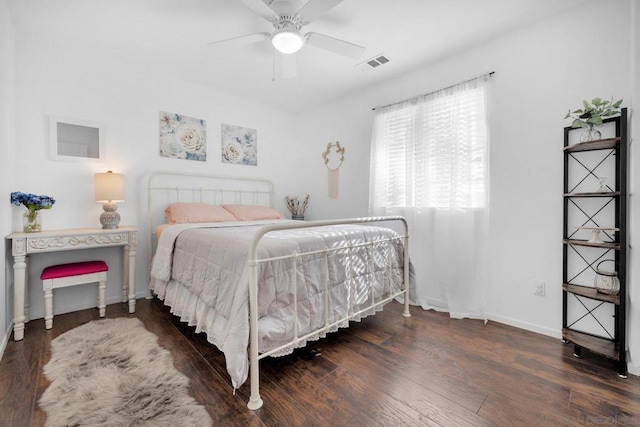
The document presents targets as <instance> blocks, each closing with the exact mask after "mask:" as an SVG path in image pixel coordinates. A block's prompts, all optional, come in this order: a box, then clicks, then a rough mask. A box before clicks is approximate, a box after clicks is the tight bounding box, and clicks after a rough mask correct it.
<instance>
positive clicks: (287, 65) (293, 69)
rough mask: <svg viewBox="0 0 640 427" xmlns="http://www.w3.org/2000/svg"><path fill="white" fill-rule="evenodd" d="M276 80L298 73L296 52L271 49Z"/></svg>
mask: <svg viewBox="0 0 640 427" xmlns="http://www.w3.org/2000/svg"><path fill="white" fill-rule="evenodd" d="M273 54H274V61H275V70H277V72H276V79H277V80H286V79H293V78H295V77H297V75H298V70H297V68H298V60H297V54H296V53H291V54H284V53H280V52H278V51H277V50H276V49H273Z"/></svg>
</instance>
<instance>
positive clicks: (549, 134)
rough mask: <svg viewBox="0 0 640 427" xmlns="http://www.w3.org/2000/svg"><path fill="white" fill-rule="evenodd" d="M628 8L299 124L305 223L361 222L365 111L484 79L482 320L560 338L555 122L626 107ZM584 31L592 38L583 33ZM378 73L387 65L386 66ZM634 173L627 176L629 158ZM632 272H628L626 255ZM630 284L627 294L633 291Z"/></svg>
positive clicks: (527, 38) (625, 1)
mask: <svg viewBox="0 0 640 427" xmlns="http://www.w3.org/2000/svg"><path fill="white" fill-rule="evenodd" d="M631 4H632V2H631V1H630V0H618V1H615V2H593V3H588V4H586V5H585V7H582V8H580V9H577V10H572V11H570V12H567V13H565V14H562V15H559V16H556V17H554V18H551V19H548V20H545V21H543V22H539V23H537V24H536V25H533V26H531V27H527V28H523V29H521V30H519V31H518V32H515V33H512V34H510V35H507V36H504V37H501V38H499V39H496V40H494V41H493V42H490V43H486V44H484V45H482V46H479V47H476V48H474V49H471V50H469V51H467V52H465V53H462V54H458V55H455V56H454V57H451V58H448V59H446V60H443V61H441V62H439V63H437V64H433V65H430V66H425V67H424V68H421V69H419V70H416V71H414V72H412V73H410V74H407V75H405V76H403V77H402V78H399V79H395V80H392V81H389V82H387V83H385V84H382V85H378V86H376V87H372V88H370V89H369V90H367V91H364V92H359V93H354V94H352V95H350V96H348V97H346V98H344V99H342V100H340V101H337V102H333V103H331V104H330V105H325V106H323V107H321V108H318V109H316V110H314V111H310V112H307V113H305V114H302V115H300V117H299V118H298V119H297V125H296V135H297V139H299V140H304V141H305V142H306V145H305V147H308V148H306V149H305V150H304V153H302V154H301V155H300V156H299V165H300V167H299V173H300V174H301V176H306V177H307V179H306V181H303V182H301V183H300V184H299V187H298V192H299V193H304V192H310V193H311V200H312V202H313V205H312V207H311V208H310V213H311V215H312V216H314V217H319V218H325V217H336V216H360V215H365V214H366V213H367V200H368V197H367V196H368V185H367V184H368V180H369V175H368V173H369V167H368V166H369V146H370V137H371V124H372V118H373V112H372V111H371V107H374V106H377V105H385V104H388V103H392V102H394V101H399V100H402V99H405V98H410V97H412V96H415V95H418V94H421V93H426V92H430V91H433V90H437V89H439V88H442V87H446V86H449V85H451V84H455V83H456V82H459V81H463V80H466V79H469V78H472V77H475V76H477V75H480V74H483V73H486V72H490V71H495V72H496V74H495V75H494V77H493V80H492V99H491V103H490V114H491V118H490V120H491V153H490V156H491V204H490V210H491V242H490V244H491V248H492V249H491V256H490V259H491V272H492V273H491V283H490V284H489V287H488V301H487V303H488V305H487V308H488V314H489V316H490V318H491V319H492V320H496V321H500V322H503V323H507V324H511V325H515V326H518V327H522V328H525V329H529V330H533V331H536V332H540V333H544V334H547V335H551V336H555V337H560V330H561V327H562V291H561V286H560V285H561V281H562V243H561V240H562V196H561V194H562V182H563V181H562V176H563V171H562V169H563V156H562V144H563V127H565V126H568V125H569V124H570V123H569V121H567V120H563V117H564V115H565V113H566V111H567V110H568V109H569V108H577V107H578V106H579V105H580V104H581V101H582V99H585V98H589V99H591V98H593V97H595V96H600V97H607V98H608V97H614V98H616V99H619V98H624V100H625V103H624V105H625V106H628V107H630V106H631V105H630V102H631V91H632V89H631V81H632V78H637V77H635V74H633V75H632V74H631V65H632V55H631V54H630V52H631V49H632V47H631V38H632V36H631V22H632V20H631V19H630V18H629V16H630V15H631V14H630V11H631V7H632V6H631ZM603 16H606V17H607V19H602V17H603ZM636 17H637V13H636ZM636 22H637V20H636ZM589 28H598V31H585V29H589ZM636 51H637V49H636ZM636 55H637V53H636ZM385 66H393V61H392V62H391V63H389V64H387V65H385ZM369 72H375V70H373V71H369ZM335 139H338V140H339V141H340V142H341V143H342V144H343V145H344V146H345V147H346V148H347V151H346V157H347V159H346V162H345V165H344V166H343V168H342V169H341V188H340V191H341V195H340V198H339V199H338V200H335V201H332V200H329V199H328V198H327V196H326V182H325V178H324V177H325V176H326V173H325V171H324V166H323V165H322V162H321V161H319V153H320V152H321V151H322V150H323V149H324V145H325V144H326V143H327V142H328V141H332V140H335ZM634 164H635V165H636V167H637V164H638V156H637V155H636V157H635V160H634ZM636 209H637V203H636ZM636 212H637V210H636ZM311 215H310V216H311ZM636 224H637V221H636ZM636 229H638V228H637V227H636ZM635 242H638V239H637V238H636V239H635ZM414 263H416V269H417V270H418V275H419V278H421V279H422V280H426V279H428V272H422V271H419V268H420V266H419V262H416V260H414ZM633 264H634V268H635V271H637V269H638V264H639V263H638V259H637V256H635V254H634V256H633ZM639 275H640V274H638V273H636V277H637V276H639ZM534 279H538V280H543V281H545V282H546V286H547V292H546V296H545V297H543V298H541V297H538V296H534V295H533V280H534ZM636 282H637V281H636ZM633 285H634V284H631V290H630V293H631V294H632V295H633V293H634V291H635V292H636V293H637V292H638V290H637V286H633ZM636 285H637V283H636ZM635 300H637V299H634V301H635ZM632 306H633V305H632ZM637 317H638V316H637V315H636V316H633V317H632V326H631V332H632V333H631V334H630V348H631V350H632V351H631V355H632V356H633V355H635V359H634V358H633V357H632V358H631V362H632V363H635V364H636V367H632V369H633V370H634V371H635V372H636V373H640V369H638V366H637V365H639V364H640V362H638V360H639V359H640V340H639V339H638V338H637V337H635V339H634V337H633V332H634V331H635V333H636V335H637V333H638V331H640V320H639V319H638V318H637Z"/></svg>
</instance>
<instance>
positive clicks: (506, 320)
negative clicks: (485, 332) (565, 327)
mask: <svg viewBox="0 0 640 427" xmlns="http://www.w3.org/2000/svg"><path fill="white" fill-rule="evenodd" d="M486 315H487V319H488V320H491V321H493V322H498V323H503V324H505V325H509V326H513V327H515V328H519V329H524V330H527V331H531V332H535V333H538V334H542V335H546V336H549V337H552V338H558V339H562V331H561V330H556V329H550V328H544V327H542V326H540V325H536V324H533V323H528V322H523V321H520V320H516V319H511V318H510V317H504V316H499V315H497V314H493V313H486Z"/></svg>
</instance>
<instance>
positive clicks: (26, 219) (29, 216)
mask: <svg viewBox="0 0 640 427" xmlns="http://www.w3.org/2000/svg"><path fill="white" fill-rule="evenodd" d="M22 219H23V221H22V231H24V232H25V233H37V232H39V231H42V218H41V216H40V211H39V210H27V211H25V212H24V214H23V217H22Z"/></svg>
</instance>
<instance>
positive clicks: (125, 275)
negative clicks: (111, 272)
mask: <svg viewBox="0 0 640 427" xmlns="http://www.w3.org/2000/svg"><path fill="white" fill-rule="evenodd" d="M122 252H123V255H122V302H127V301H128V296H127V294H128V290H129V268H130V267H129V245H126V246H125V247H124V248H123V249H122Z"/></svg>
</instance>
